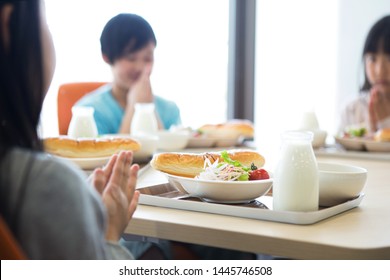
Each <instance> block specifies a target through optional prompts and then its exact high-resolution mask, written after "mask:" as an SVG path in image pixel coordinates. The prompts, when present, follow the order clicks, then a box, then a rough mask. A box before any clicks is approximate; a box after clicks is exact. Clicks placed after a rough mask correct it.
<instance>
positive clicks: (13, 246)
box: [0, 216, 26, 260]
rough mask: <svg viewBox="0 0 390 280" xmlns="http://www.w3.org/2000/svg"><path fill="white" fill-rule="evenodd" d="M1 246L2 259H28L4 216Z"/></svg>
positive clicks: (0, 218) (1, 224)
mask: <svg viewBox="0 0 390 280" xmlns="http://www.w3.org/2000/svg"><path fill="white" fill-rule="evenodd" d="M0 248H1V249H0V260H25V259H26V255H25V253H24V252H23V250H22V248H21V247H20V245H19V243H18V241H17V240H16V239H15V237H14V235H13V234H12V232H11V231H10V229H9V227H8V225H7V223H6V222H5V220H4V219H3V217H2V216H0Z"/></svg>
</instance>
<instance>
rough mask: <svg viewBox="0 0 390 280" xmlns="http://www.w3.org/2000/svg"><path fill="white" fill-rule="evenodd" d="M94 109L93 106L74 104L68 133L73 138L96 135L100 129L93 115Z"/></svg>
mask: <svg viewBox="0 0 390 280" xmlns="http://www.w3.org/2000/svg"><path fill="white" fill-rule="evenodd" d="M94 111H95V110H94V109H93V108H92V107H81V106H73V107H72V119H71V121H70V124H69V129H68V135H69V136H70V137H73V138H80V137H88V138H89V137H96V136H97V135H98V130H97V127H96V122H95V119H94V117H93V113H94Z"/></svg>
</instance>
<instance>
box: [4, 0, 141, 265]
mask: <svg viewBox="0 0 390 280" xmlns="http://www.w3.org/2000/svg"><path fill="white" fill-rule="evenodd" d="M54 62H55V58H54V48H53V42H52V38H51V35H50V32H49V29H48V26H47V23H46V18H45V14H44V7H43V3H41V1H39V0H25V1H10V0H9V1H1V2H0V200H1V202H0V214H1V216H2V218H3V219H4V220H5V221H6V223H7V225H8V226H9V228H10V229H11V231H12V233H13V235H14V236H15V237H16V239H17V240H18V242H19V243H20V245H21V247H22V249H23V251H24V253H25V254H26V257H27V258H30V259H131V258H132V255H131V254H130V253H129V252H128V250H127V249H126V248H124V247H122V246H120V245H119V243H118V240H119V238H120V236H121V235H122V233H123V230H124V228H125V227H126V226H127V225H128V223H129V220H130V219H131V217H132V215H133V213H134V211H135V209H136V206H137V203H138V197H139V193H138V192H137V191H135V185H136V178H137V171H138V169H139V167H138V165H131V163H132V153H131V152H122V153H120V154H118V155H114V156H113V157H112V158H111V160H110V161H109V163H108V164H107V166H105V167H104V168H102V169H96V170H95V171H94V172H93V174H92V175H91V177H90V178H89V182H90V185H88V184H87V180H86V179H87V178H86V177H85V175H84V173H83V172H82V171H81V170H79V169H78V168H77V167H75V166H73V165H70V164H69V163H67V162H65V161H62V160H60V159H57V158H54V157H52V156H49V155H48V154H46V153H44V152H43V149H42V143H41V140H40V139H39V137H38V133H37V126H38V123H39V117H40V113H41V109H42V103H43V99H44V97H45V93H46V91H47V89H48V88H49V85H50V81H51V79H52V76H53V72H54V66H55V63H54Z"/></svg>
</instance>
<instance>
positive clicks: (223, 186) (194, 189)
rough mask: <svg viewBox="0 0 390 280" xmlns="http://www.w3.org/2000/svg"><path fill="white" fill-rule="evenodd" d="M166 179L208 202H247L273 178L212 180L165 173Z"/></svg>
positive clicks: (262, 191)
mask: <svg viewBox="0 0 390 280" xmlns="http://www.w3.org/2000/svg"><path fill="white" fill-rule="evenodd" d="M166 175H167V177H168V180H169V181H170V182H171V183H173V184H174V185H176V184H177V183H179V184H180V185H181V186H182V187H183V189H184V190H185V191H186V192H187V193H189V194H190V195H192V196H195V197H200V198H202V199H203V200H205V201H208V202H216V203H247V202H249V201H252V200H254V199H256V198H258V197H260V196H262V195H265V194H266V193H267V192H268V191H269V190H270V188H271V187H272V183H273V179H272V178H270V179H265V180H253V181H212V180H199V179H193V178H186V177H180V176H174V175H170V174H166Z"/></svg>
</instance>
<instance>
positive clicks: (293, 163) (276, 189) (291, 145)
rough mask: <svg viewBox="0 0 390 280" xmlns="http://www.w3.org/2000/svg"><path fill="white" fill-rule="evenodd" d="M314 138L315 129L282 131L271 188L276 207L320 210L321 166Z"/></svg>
mask: <svg viewBox="0 0 390 280" xmlns="http://www.w3.org/2000/svg"><path fill="white" fill-rule="evenodd" d="M312 140H313V133H312V132H308V131H307V132H306V131H305V132H298V131H288V132H284V133H283V134H282V145H281V150H280V158H279V161H278V163H277V166H276V169H275V173H274V183H273V190H272V195H273V209H274V210H278V211H302V212H306V211H317V210H318V199H319V190H318V167H317V160H316V158H315V155H314V151H313V148H312V145H311V141H312Z"/></svg>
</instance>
